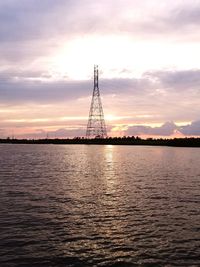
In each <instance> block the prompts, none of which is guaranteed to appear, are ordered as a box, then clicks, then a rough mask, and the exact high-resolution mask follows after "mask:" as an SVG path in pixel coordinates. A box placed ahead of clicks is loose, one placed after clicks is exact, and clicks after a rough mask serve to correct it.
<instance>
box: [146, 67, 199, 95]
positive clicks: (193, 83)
mask: <svg viewBox="0 0 200 267" xmlns="http://www.w3.org/2000/svg"><path fill="white" fill-rule="evenodd" d="M143 76H144V77H146V78H147V79H151V80H153V81H154V82H155V83H157V84H158V85H159V86H160V87H162V88H166V89H173V90H176V91H180V90H181V91H183V90H191V89H199V87H200V70H199V69H190V70H162V71H152V72H146V73H144V75H143Z"/></svg>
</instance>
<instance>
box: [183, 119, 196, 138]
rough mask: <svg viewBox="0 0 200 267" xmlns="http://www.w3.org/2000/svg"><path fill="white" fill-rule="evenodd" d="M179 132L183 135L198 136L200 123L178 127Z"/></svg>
mask: <svg viewBox="0 0 200 267" xmlns="http://www.w3.org/2000/svg"><path fill="white" fill-rule="evenodd" d="M180 131H181V132H182V133H183V134H184V135H194V136H195V135H197V136H200V121H194V122H192V123H191V124H189V125H186V126H182V127H180Z"/></svg>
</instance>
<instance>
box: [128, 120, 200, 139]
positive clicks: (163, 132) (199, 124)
mask: <svg viewBox="0 0 200 267" xmlns="http://www.w3.org/2000/svg"><path fill="white" fill-rule="evenodd" d="M176 134H178V135H180V134H181V135H183V136H200V121H194V122H192V123H191V124H188V125H185V126H178V125H176V124H175V123H173V122H166V123H164V124H163V125H161V126H160V127H150V126H145V125H135V126H131V127H128V129H127V131H125V135H129V136H132V135H134V136H136V135H140V136H142V135H145V136H155V137H156V136H166V137H169V136H172V135H176Z"/></svg>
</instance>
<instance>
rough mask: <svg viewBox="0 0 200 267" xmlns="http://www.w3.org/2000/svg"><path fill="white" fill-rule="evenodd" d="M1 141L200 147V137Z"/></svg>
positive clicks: (2, 141) (5, 141) (13, 140)
mask: <svg viewBox="0 0 200 267" xmlns="http://www.w3.org/2000/svg"><path fill="white" fill-rule="evenodd" d="M0 143H7V144H87V145H147V146H177V147H200V138H194V137H191V138H174V139H163V138H159V139H153V138H148V139H142V138H140V137H134V136H131V137H108V138H104V139H102V138H94V139H86V138H83V137H75V138H73V139H58V138H56V139H32V140H30V139H11V138H6V139H0Z"/></svg>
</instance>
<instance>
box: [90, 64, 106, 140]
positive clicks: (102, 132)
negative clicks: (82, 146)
mask: <svg viewBox="0 0 200 267" xmlns="http://www.w3.org/2000/svg"><path fill="white" fill-rule="evenodd" d="M105 137H107V131H106V125H105V120H104V115H103V108H102V104H101V97H100V91H99V72H98V66H97V65H94V89H93V94H92V102H91V106H90V112H89V118H88V124H87V131H86V138H105Z"/></svg>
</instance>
